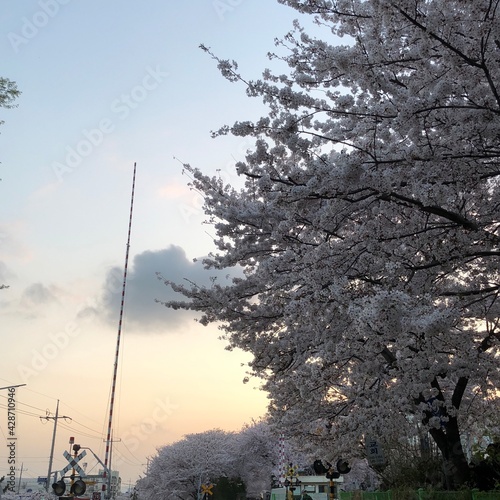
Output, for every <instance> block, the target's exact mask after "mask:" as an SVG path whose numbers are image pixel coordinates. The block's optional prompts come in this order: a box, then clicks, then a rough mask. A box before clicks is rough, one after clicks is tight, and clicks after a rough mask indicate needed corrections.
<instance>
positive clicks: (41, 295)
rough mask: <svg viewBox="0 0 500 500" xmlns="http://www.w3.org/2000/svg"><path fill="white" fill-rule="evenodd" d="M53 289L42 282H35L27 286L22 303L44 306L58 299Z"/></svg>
mask: <svg viewBox="0 0 500 500" xmlns="http://www.w3.org/2000/svg"><path fill="white" fill-rule="evenodd" d="M56 300H57V298H56V296H55V294H54V293H53V291H52V290H51V289H50V288H48V287H46V286H45V285H42V284H41V283H33V284H32V285H30V286H28V287H27V288H25V290H24V291H23V295H22V297H21V303H22V304H23V305H25V306H42V305H47V304H49V303H52V302H54V301H56Z"/></svg>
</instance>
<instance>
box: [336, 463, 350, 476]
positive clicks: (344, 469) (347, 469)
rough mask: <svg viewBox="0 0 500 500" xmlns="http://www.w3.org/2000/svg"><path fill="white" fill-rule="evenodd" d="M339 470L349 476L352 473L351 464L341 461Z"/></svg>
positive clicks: (338, 465)
mask: <svg viewBox="0 0 500 500" xmlns="http://www.w3.org/2000/svg"><path fill="white" fill-rule="evenodd" d="M337 470H338V471H339V472H340V473H341V474H348V473H349V472H351V468H350V467H349V462H347V461H346V460H342V459H340V460H339V461H338V462H337Z"/></svg>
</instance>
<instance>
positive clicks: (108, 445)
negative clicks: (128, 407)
mask: <svg viewBox="0 0 500 500" xmlns="http://www.w3.org/2000/svg"><path fill="white" fill-rule="evenodd" d="M135 172H136V163H134V176H133V179H132V195H131V197H130V216H129V221H128V236H127V249H126V251H125V266H124V269H123V286H122V298H121V304H120V319H119V321H118V335H117V337H116V353H115V364H114V367H113V378H112V382H111V398H110V400H109V420H108V432H107V434H106V453H105V456H104V474H103V485H102V491H106V486H109V487H108V492H107V495H105V496H106V498H109V497H110V495H111V491H110V490H111V488H110V485H111V470H110V469H111V463H110V462H111V455H110V450H111V446H112V444H111V443H112V438H111V433H112V426H113V409H114V405H115V390H116V377H117V373H118V358H119V354H120V340H121V335H122V321H123V308H124V307H123V306H124V303H125V288H126V286H127V269H128V256H129V251H130V233H131V230H132V213H133V209H134V191H135ZM108 462H109V464H108ZM108 473H109V478H108V481H107V484H106V478H107V476H108Z"/></svg>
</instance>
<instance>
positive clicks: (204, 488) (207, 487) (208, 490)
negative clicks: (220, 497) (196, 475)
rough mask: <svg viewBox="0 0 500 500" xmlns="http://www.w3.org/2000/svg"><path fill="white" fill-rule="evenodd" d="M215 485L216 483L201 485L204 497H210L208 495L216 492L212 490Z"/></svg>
mask: <svg viewBox="0 0 500 500" xmlns="http://www.w3.org/2000/svg"><path fill="white" fill-rule="evenodd" d="M213 487H214V485H213V484H210V483H208V484H202V485H201V492H202V493H203V498H208V497H207V495H213V494H214V492H213V491H212V488H213Z"/></svg>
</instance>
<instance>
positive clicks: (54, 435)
mask: <svg viewBox="0 0 500 500" xmlns="http://www.w3.org/2000/svg"><path fill="white" fill-rule="evenodd" d="M49 415H50V413H49V412H47V415H45V417H40V420H47V421H48V420H54V430H53V432H52V444H51V446H50V458H49V470H48V472H47V484H46V485H45V490H46V491H49V484H50V476H51V475H52V461H53V459H54V445H55V443H56V431H57V420H58V419H60V418H65V419H68V418H69V419H70V420H71V417H67V416H65V415H62V416H59V400H57V405H56V414H55V415H54V416H53V417H50V416H49Z"/></svg>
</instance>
